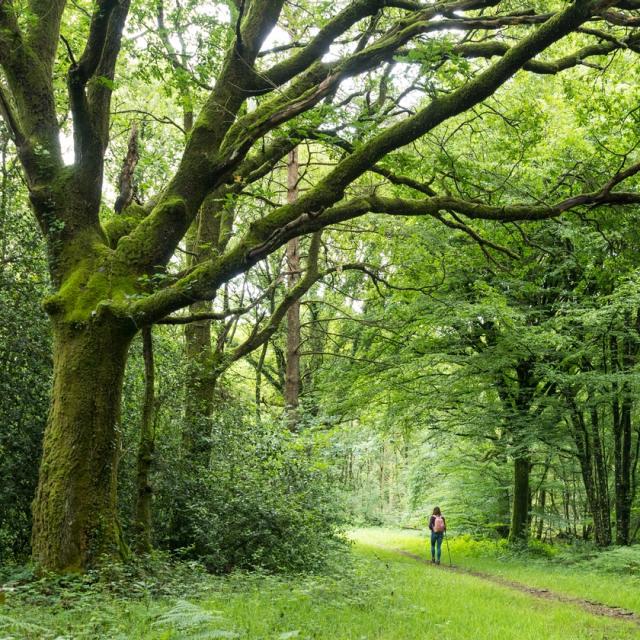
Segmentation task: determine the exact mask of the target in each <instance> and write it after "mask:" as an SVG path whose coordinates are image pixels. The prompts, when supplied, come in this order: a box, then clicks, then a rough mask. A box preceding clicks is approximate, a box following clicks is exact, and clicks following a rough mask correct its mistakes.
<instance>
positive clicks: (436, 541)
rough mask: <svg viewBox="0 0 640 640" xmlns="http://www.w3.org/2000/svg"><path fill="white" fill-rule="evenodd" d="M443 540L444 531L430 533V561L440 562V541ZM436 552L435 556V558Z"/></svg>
mask: <svg viewBox="0 0 640 640" xmlns="http://www.w3.org/2000/svg"><path fill="white" fill-rule="evenodd" d="M443 538H444V531H439V532H436V531H432V532H431V559H432V560H437V561H438V562H440V554H441V552H442V539H443ZM436 551H437V556H436Z"/></svg>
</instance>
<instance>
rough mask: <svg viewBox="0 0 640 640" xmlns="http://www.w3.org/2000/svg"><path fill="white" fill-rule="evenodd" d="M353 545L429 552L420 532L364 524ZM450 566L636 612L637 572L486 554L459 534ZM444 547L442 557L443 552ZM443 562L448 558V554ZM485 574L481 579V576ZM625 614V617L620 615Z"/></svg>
mask: <svg viewBox="0 0 640 640" xmlns="http://www.w3.org/2000/svg"><path fill="white" fill-rule="evenodd" d="M351 535H352V538H353V539H354V540H355V541H357V543H358V544H361V545H362V544H363V545H372V546H374V547H375V546H376V545H382V546H384V547H386V548H395V549H400V550H402V551H405V552H410V553H413V554H415V555H417V556H420V557H421V558H426V557H427V555H428V550H427V540H426V538H425V536H424V534H423V533H422V532H417V531H409V530H400V529H384V528H368V529H358V530H354V531H353V532H352V534H351ZM450 548H451V555H452V556H453V563H454V565H455V566H457V567H459V568H461V569H464V570H466V571H468V572H469V573H470V574H473V573H474V572H475V573H476V574H478V576H491V578H492V579H495V580H497V581H502V582H503V584H507V583H519V584H521V585H525V588H526V589H528V590H529V591H530V592H533V591H534V590H537V591H538V592H539V593H540V594H541V595H542V594H544V592H554V593H557V594H559V595H561V596H562V597H564V598H565V599H569V598H574V599H577V600H581V601H585V602H586V603H597V604H601V605H602V606H605V607H608V608H610V609H614V610H622V611H626V612H631V613H633V614H634V615H635V616H636V617H640V577H638V575H637V571H636V575H631V572H625V571H624V570H623V569H620V570H618V571H616V572H611V571H609V572H604V571H601V570H598V569H597V567H596V566H595V563H587V564H586V565H585V564H582V565H574V564H568V563H566V562H563V561H558V560H555V559H553V560H550V559H547V558H540V559H535V558H532V557H520V558H519V557H517V556H514V555H512V554H501V553H500V551H499V550H498V549H496V550H495V551H494V553H486V551H487V549H486V545H485V546H484V547H483V548H476V547H475V545H474V543H473V542H470V541H469V540H464V539H457V538H452V539H451V540H450ZM445 554H446V549H445V548H444V547H443V560H444V558H445V557H446V556H445ZM447 561H448V557H447ZM485 579H486V578H485ZM623 617H630V616H623Z"/></svg>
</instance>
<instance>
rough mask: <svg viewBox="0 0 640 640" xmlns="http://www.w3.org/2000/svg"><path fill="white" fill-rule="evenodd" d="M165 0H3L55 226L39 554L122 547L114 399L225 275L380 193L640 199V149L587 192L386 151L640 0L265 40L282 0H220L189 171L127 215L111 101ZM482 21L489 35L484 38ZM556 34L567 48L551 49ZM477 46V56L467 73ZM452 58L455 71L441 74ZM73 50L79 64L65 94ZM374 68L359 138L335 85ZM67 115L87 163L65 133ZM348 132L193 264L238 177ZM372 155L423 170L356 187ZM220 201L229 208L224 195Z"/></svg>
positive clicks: (578, 59) (240, 181)
mask: <svg viewBox="0 0 640 640" xmlns="http://www.w3.org/2000/svg"><path fill="white" fill-rule="evenodd" d="M156 4H157V3H154V2H151V1H150V2H140V3H131V2H130V1H129V0H95V1H94V2H88V1H87V2H80V3H77V2H74V3H67V2H65V0H51V1H43V0H0V67H1V69H2V75H1V77H0V113H1V114H2V117H3V119H4V120H5V122H6V124H7V126H8V128H9V130H10V132H11V135H12V139H13V142H14V144H15V147H16V149H17V153H18V156H19V159H20V162H21V165H22V168H23V171H24V175H25V179H26V183H27V186H28V190H29V196H30V201H31V206H32V210H33V213H34V216H35V219H36V220H37V223H38V224H39V226H40V229H41V230H42V233H43V234H44V236H45V238H46V241H47V245H48V255H49V269H50V274H51V279H52V283H53V286H54V293H53V294H52V295H51V296H49V297H48V298H47V299H46V301H45V303H44V306H45V309H46V311H47V314H48V315H49V318H50V320H51V325H52V328H53V340H54V347H53V348H54V383H53V390H52V397H51V406H50V412H49V419H48V425H47V428H46V432H45V437H44V443H43V458H42V463H41V468H40V479H39V486H38V490H37V494H36V498H35V502H34V528H33V540H32V544H33V556H34V559H35V560H36V561H37V562H38V563H39V564H41V565H42V566H43V567H46V568H48V569H53V570H72V569H82V568H84V567H86V566H87V565H89V564H91V563H93V562H95V561H96V559H97V558H98V557H99V556H100V555H101V554H105V553H106V554H109V555H113V554H115V555H123V554H125V553H126V545H125V542H124V541H123V539H122V535H121V531H120V528H119V525H118V519H117V515H116V477H117V466H118V455H119V432H118V417H119V409H120V400H121V388H122V381H123V374H124V369H125V364H126V360H127V352H128V349H129V345H130V343H131V341H132V339H133V338H134V336H135V335H136V333H137V332H138V331H140V330H141V328H142V327H145V326H149V325H151V324H153V323H155V322H158V321H160V320H163V319H165V318H166V317H167V316H168V315H170V314H172V313H174V312H176V311H179V310H180V309H183V308H186V307H189V306H190V305H193V304H194V303H197V302H198V301H210V300H212V299H214V298H215V296H216V292H217V291H218V289H219V288H220V287H221V286H222V285H224V284H225V283H226V282H228V281H229V280H230V279H231V278H233V277H234V276H236V275H237V274H239V273H242V272H244V271H246V270H248V269H250V268H251V267H252V266H253V265H255V264H256V263H257V262H259V261H260V260H262V259H263V258H265V257H266V256H267V255H269V254H270V253H271V252H272V251H274V250H276V249H277V248H279V247H281V246H283V245H284V244H285V243H286V242H287V241H288V240H290V239H291V238H294V237H297V236H300V235H303V234H307V233H310V232H313V231H316V230H318V229H321V228H323V227H326V226H328V225H331V224H334V223H337V222H340V221H345V220H348V219H351V218H354V217H357V216H361V215H364V214H366V213H368V212H378V213H386V214H391V215H418V216H421V215H422V216H424V215H427V216H435V217H438V216H440V215H441V214H442V213H443V212H454V213H456V214H457V215H461V216H466V217H467V218H469V219H473V218H486V219H494V220H527V219H543V218H548V217H552V216H557V215H560V214H562V213H563V212H564V211H567V210H569V209H572V208H574V207H580V206H584V205H598V204H601V203H614V204H628V203H635V202H638V201H640V195H638V194H637V193H635V192H633V191H631V192H622V191H620V190H619V189H620V186H619V185H620V183H621V182H622V181H623V180H624V179H628V178H631V177H633V176H634V175H635V173H636V172H637V170H638V166H635V165H631V166H629V165H625V166H623V167H622V168H621V169H620V170H619V172H618V173H616V172H615V171H613V172H612V173H610V174H609V175H608V176H606V177H605V179H604V180H603V183H602V187H601V188H599V189H597V190H596V191H593V192H591V193H583V194H576V193H574V194H571V195H570V197H567V198H565V199H564V200H561V201H555V200H554V201H553V202H543V203H539V202H538V201H534V200H531V201H530V202H524V203H522V204H518V205H515V204H513V203H512V202H511V203H507V202H492V203H486V202H479V201H466V200H463V199H460V198H456V197H453V196H451V195H449V194H446V193H444V194H439V193H436V192H435V191H434V190H433V187H432V186H429V185H427V184H423V183H421V182H419V181H416V180H415V178H413V177H412V176H410V175H403V173H402V171H401V170H397V171H396V169H395V167H394V165H393V162H389V161H388V159H389V158H390V157H393V152H394V151H396V150H398V149H400V148H402V147H404V146H405V145H408V144H410V143H412V142H414V141H416V140H417V139H419V138H420V137H422V136H424V135H426V134H428V133H429V132H431V131H433V130H434V129H435V128H436V127H438V126H439V125H441V124H442V123H444V122H446V121H448V120H450V119H453V118H456V117H458V116H460V115H461V114H464V113H465V112H467V111H469V110H471V109H473V108H474V107H475V106H476V105H478V104H480V103H481V102H483V101H484V100H487V99H488V98H490V97H491V96H492V95H493V94H495V93H496V92H497V91H498V90H500V89H501V88H502V87H503V86H504V85H505V83H507V82H508V81H509V79H510V78H511V77H512V76H513V75H514V74H516V73H517V72H519V71H520V70H526V71H529V72H534V73H545V74H549V73H551V74H555V73H558V72H561V71H564V70H566V69H570V68H572V67H575V66H576V65H580V64H584V63H588V64H595V63H592V62H589V61H590V60H595V61H596V62H597V61H598V59H599V57H602V56H607V55H609V54H611V53H613V52H616V51H622V50H633V49H634V47H635V46H636V45H635V43H636V41H637V36H636V35H635V33H634V31H633V27H634V26H635V24H636V22H637V18H636V17H635V16H634V15H633V12H634V11H635V10H637V9H638V8H640V3H638V2H635V1H633V0H619V1H615V0H588V1H587V0H583V1H580V2H571V3H568V4H565V3H555V2H542V3H538V4H539V6H540V8H541V9H542V10H540V11H529V10H524V9H528V6H524V5H522V6H520V3H519V2H498V1H496V0H452V1H443V2H438V3H422V2H418V1H415V0H355V1H352V2H337V3H334V4H332V5H331V6H327V4H326V3H314V2H309V3H305V10H306V11H308V13H304V12H300V13H299V14H298V15H297V19H298V21H300V20H301V21H303V22H305V23H306V24H305V25H304V26H305V27H308V28H303V29H301V32H302V33H303V40H302V41H300V42H299V41H293V40H292V41H291V42H290V44H289V45H287V46H284V47H276V48H274V49H273V50H272V51H271V53H269V52H265V51H261V49H262V47H263V43H264V42H265V39H266V38H267V37H268V36H269V34H270V33H271V32H272V31H273V30H274V27H276V25H278V24H279V23H283V21H285V19H286V16H285V14H286V11H285V9H286V7H285V5H286V2H285V0H233V1H231V0H230V1H229V2H226V3H223V2H220V3H215V2H212V3H211V5H212V7H213V5H216V6H217V7H218V9H220V7H226V8H227V10H228V11H227V15H228V16H230V18H229V19H228V20H227V23H226V24H227V26H226V29H227V32H228V35H229V40H230V41H231V42H232V44H231V45H230V46H229V48H228V50H227V51H226V53H225V54H224V59H223V62H222V63H221V65H220V67H219V70H218V71H217V72H216V77H215V78H210V79H209V82H208V87H209V89H208V94H207V96H206V98H205V99H203V100H202V104H201V105H200V108H199V113H198V114H197V116H196V117H195V120H194V122H193V126H192V127H191V126H190V132H189V135H188V137H187V139H186V142H185V143H184V150H183V152H182V154H181V159H180V161H179V163H178V165H177V167H176V168H175V171H174V173H173V175H172V176H171V177H170V178H168V179H167V180H166V182H165V183H163V184H157V185H156V188H155V196H154V198H153V200H151V201H150V204H148V205H147V206H145V207H142V206H139V205H137V204H135V203H131V204H129V206H128V207H126V208H124V210H123V211H121V212H120V213H119V215H117V216H115V215H113V212H112V211H110V207H109V206H108V204H107V203H108V200H109V199H108V197H105V193H106V191H107V190H106V189H105V179H104V175H105V157H106V153H107V149H108V147H109V134H110V120H111V111H112V108H111V100H112V96H113V94H114V91H117V90H118V84H119V75H118V73H117V69H118V68H119V67H118V65H121V67H124V66H126V64H127V61H128V59H127V56H131V55H132V54H131V53H130V51H131V49H127V47H125V46H124V45H126V44H127V42H128V40H129V39H133V37H134V34H130V33H129V32H128V31H127V27H126V25H127V20H128V17H129V13H130V11H144V10H145V9H147V10H153V9H154V7H155V6H156ZM130 5H132V6H130ZM218 5H219V6H218ZM221 15H222V14H221ZM61 25H64V26H65V28H67V27H68V28H74V29H75V32H74V38H73V39H69V38H66V37H65V38H61V37H60V33H61ZM74 25H77V26H74ZM285 27H286V25H285ZM285 30H286V29H285ZM505 30H508V32H509V37H504V31H505ZM578 32H580V33H578ZM473 33H483V34H484V35H485V36H486V37H485V38H479V39H475V40H474V39H472V38H471V39H470V38H469V34H473ZM497 34H499V35H497ZM560 41H563V46H562V47H560V48H559V49H557V48H556V49H554V50H553V51H550V52H548V51H547V50H548V49H550V48H553V47H557V43H559V42H560ZM283 51H284V55H283ZM558 51H559V52H560V54H558ZM328 52H331V55H329V56H327V55H326V54H327V53H328ZM541 54H542V58H544V59H539V58H538V56H540V55H541ZM398 58H401V59H402V60H404V63H405V64H407V65H413V66H414V67H417V68H418V69H419V76H420V79H422V80H423V81H424V82H422V84H421V83H420V82H418V83H417V86H418V87H422V94H421V95H420V97H419V99H418V100H417V102H418V103H419V106H418V107H415V104H414V105H413V106H411V107H410V108H404V109H399V110H394V109H393V108H388V107H389V105H394V104H399V103H398V100H401V99H402V95H401V93H402V88H401V87H399V86H396V87H395V88H393V90H395V91H396V95H389V92H390V91H392V87H391V85H392V84H393V83H391V82H389V78H390V77H393V73H394V71H393V66H392V65H393V63H394V61H395V60H397V59H398ZM461 60H462V61H465V66H464V73H462V72H460V73H456V72H455V66H456V64H458V63H459V61H461ZM469 60H472V62H468V61H469ZM452 65H453V67H454V72H452V73H450V74H449V75H448V76H447V80H446V82H440V83H438V82H436V81H435V80H433V78H431V77H430V74H433V76H434V77H435V74H437V73H440V70H441V69H442V68H445V67H450V66H452ZM61 68H66V69H67V71H66V91H65V92H64V95H62V92H61V88H60V86H59V82H58V78H59V75H60V69H61ZM186 78H187V80H188V75H187V76H186ZM354 78H355V80H354ZM359 78H365V79H368V80H369V83H368V86H367V83H364V84H363V87H364V89H363V90H362V91H360V95H362V93H363V92H366V91H368V92H369V97H371V96H372V95H374V94H375V95H376V96H377V108H378V111H377V115H376V117H375V118H374V121H375V126H374V127H371V129H370V131H369V132H368V133H367V134H366V135H357V136H355V140H353V143H352V144H350V145H349V144H344V138H345V137H347V136H344V135H343V136H341V137H340V136H339V134H340V133H344V132H345V131H346V130H348V128H349V126H350V124H351V121H350V116H349V111H348V109H345V108H344V106H345V105H348V103H349V100H350V99H349V97H347V98H346V99H345V98H342V97H341V99H340V101H338V100H336V95H338V93H339V91H340V88H341V85H345V86H347V87H349V86H351V85H353V84H354V83H355V84H356V85H357V84H358V80H357V79H359ZM372 79H375V80H376V82H374V83H373V84H374V85H377V87H376V86H374V87H373V88H372V87H371V82H370V81H371V80H372ZM187 80H185V81H187ZM199 86H200V87H201V86H202V83H201V82H200V85H199ZM502 90H506V88H505V89H502ZM392 93H393V91H392ZM418 93H420V91H418ZM357 94H358V91H355V92H353V95H357ZM351 99H353V97H352V98H351ZM345 100H346V102H345ZM381 105H382V106H384V108H382V107H381ZM372 108H373V107H372ZM407 112H408V114H407ZM67 116H68V117H69V118H70V121H71V122H72V130H73V147H74V154H75V160H74V161H73V162H72V163H66V162H65V160H64V156H63V152H62V145H61V133H62V132H63V131H64V127H65V126H66V125H65V124H64V123H65V122H66V121H67ZM323 120H324V121H326V122H327V123H330V124H326V125H323ZM61 122H62V123H63V124H61ZM338 137H340V140H339V141H338V142H339V143H338V144H337V145H336V146H337V148H340V149H341V153H340V155H335V156H334V157H335V158H336V160H335V162H334V163H333V166H331V167H330V168H329V169H328V170H327V171H326V173H325V174H324V175H323V177H322V178H321V179H319V180H317V182H316V183H315V184H314V185H313V187H312V188H309V189H308V190H306V192H305V193H303V194H301V195H300V197H299V198H298V199H297V200H296V201H295V202H291V203H289V204H283V205H281V206H276V207H273V208H272V210H271V211H270V212H269V213H268V214H266V215H265V216H263V217H261V218H258V219H254V220H253V221H252V222H251V224H247V225H234V228H233V234H232V237H231V239H230V241H229V242H228V243H226V245H225V247H224V250H223V251H222V252H221V253H218V252H212V253H211V255H210V256H209V257H208V258H207V257H201V259H199V260H198V261H197V264H194V265H193V266H192V267H191V268H188V269H186V270H183V271H177V270H176V269H175V268H174V265H173V264H172V262H171V261H172V256H174V254H175V252H176V250H177V248H178V247H179V245H180V243H181V242H182V241H183V239H184V238H185V235H186V234H187V232H188V230H189V228H190V227H191V226H192V223H193V222H194V220H195V219H196V217H197V216H198V213H199V211H200V210H201V209H203V205H205V206H206V203H207V202H210V201H211V199H215V198H226V197H227V196H228V195H229V194H233V193H237V192H238V191H241V190H242V189H243V188H244V187H245V186H248V185H250V184H251V183H252V182H253V181H255V180H256V179H258V178H260V177H261V176H263V175H265V171H266V170H268V169H269V168H270V167H274V166H275V165H276V164H277V163H278V162H279V161H281V159H282V158H283V157H285V156H286V154H287V153H288V152H289V151H290V149H291V148H292V146H294V145H295V144H298V143H300V142H301V141H303V140H305V139H309V140H316V141H320V142H321V143H323V144H331V139H332V138H334V139H337V138H338ZM320 142H318V144H319V143H320ZM381 162H382V163H383V164H382V165H378V163H381ZM370 171H375V172H377V173H378V175H382V176H384V177H385V178H386V179H387V180H388V181H390V182H395V183H396V184H398V183H400V184H405V185H407V186H408V187H411V188H412V189H413V193H414V194H415V199H397V198H388V197H385V196H384V189H382V190H380V189H377V190H376V189H375V188H374V189H367V188H364V187H363V186H362V185H359V186H358V188H357V189H354V188H352V185H354V183H356V182H359V181H360V179H361V178H362V176H363V175H364V174H365V173H366V172H370ZM613 174H615V176H614V177H612V175H613ZM365 186H366V185H365ZM213 210H214V211H217V213H215V214H212V215H221V213H220V208H219V207H217V208H216V207H213Z"/></svg>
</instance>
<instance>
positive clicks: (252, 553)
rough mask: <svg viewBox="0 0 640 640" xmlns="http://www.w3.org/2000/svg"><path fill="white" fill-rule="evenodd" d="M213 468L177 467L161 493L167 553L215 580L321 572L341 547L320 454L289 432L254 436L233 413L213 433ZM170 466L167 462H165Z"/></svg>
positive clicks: (265, 430) (165, 473) (170, 469)
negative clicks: (178, 552) (252, 571)
mask: <svg viewBox="0 0 640 640" xmlns="http://www.w3.org/2000/svg"><path fill="white" fill-rule="evenodd" d="M208 426H211V427H212V445H213V446H212V462H211V465H210V466H209V467H207V468H198V467H196V468H195V469H194V466H193V464H192V462H191V461H190V460H188V459H186V460H180V459H178V460H172V461H171V463H170V466H167V467H165V468H163V470H162V475H161V477H160V479H159V480H160V482H159V484H158V487H157V498H156V510H157V518H158V524H157V528H156V535H157V538H158V541H159V543H160V545H161V546H163V547H168V548H171V549H179V548H185V552H186V553H187V555H192V556H194V557H197V558H200V559H201V560H202V561H204V562H205V564H206V565H207V567H208V568H209V569H210V570H212V571H216V572H220V571H230V570H232V569H234V568H250V567H263V568H266V569H270V570H275V571H281V570H296V571H300V570H315V569H318V568H320V567H321V566H323V565H324V564H325V563H326V561H327V559H328V558H327V556H330V555H332V553H334V552H335V551H336V549H337V548H338V547H340V542H339V538H338V529H337V527H338V526H339V525H340V523H341V520H342V516H341V510H340V507H339V502H338V498H337V496H336V492H335V489H334V488H333V487H332V486H331V483H330V480H331V478H330V475H329V474H328V472H327V469H326V465H325V464H323V462H322V455H323V454H322V451H318V450H317V449H315V448H314V443H313V441H312V439H311V438H305V437H304V436H303V437H296V438H294V437H292V436H291V434H290V433H289V432H288V430H287V429H286V427H285V426H284V425H281V424H279V423H262V424H261V425H260V428H259V429H258V428H256V425H254V424H253V423H252V422H251V420H250V419H248V417H247V416H246V415H242V414H237V413H236V414H233V413H231V412H230V411H229V409H227V411H226V412H224V413H219V414H218V415H217V416H216V417H215V418H214V421H213V424H212V425H208ZM167 462H168V461H167Z"/></svg>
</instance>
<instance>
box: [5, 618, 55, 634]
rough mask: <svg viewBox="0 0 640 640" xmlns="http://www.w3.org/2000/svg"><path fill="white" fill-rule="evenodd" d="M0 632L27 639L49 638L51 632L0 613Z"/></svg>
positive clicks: (37, 625)
mask: <svg viewBox="0 0 640 640" xmlns="http://www.w3.org/2000/svg"><path fill="white" fill-rule="evenodd" d="M0 632H2V633H21V634H24V635H26V637H29V638H51V637H52V636H53V632H52V631H51V630H50V629H47V628H46V627H42V626H40V625H39V624H34V623H32V622H24V621H23V620H16V619H15V618H12V617H11V616H6V615H3V614H1V613H0ZM10 639H12V636H10V635H9V636H2V637H1V638H0V640H10Z"/></svg>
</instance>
